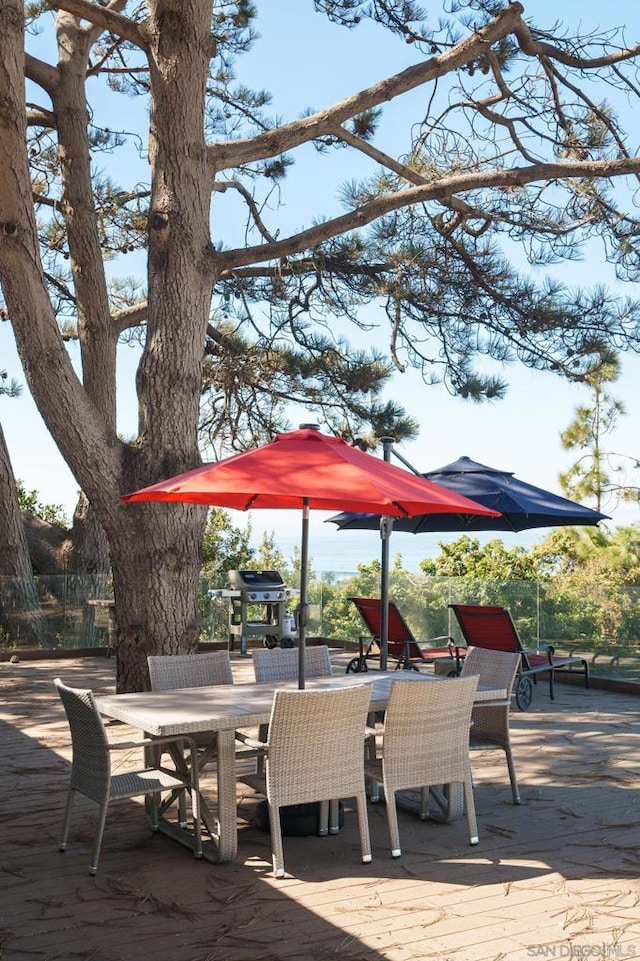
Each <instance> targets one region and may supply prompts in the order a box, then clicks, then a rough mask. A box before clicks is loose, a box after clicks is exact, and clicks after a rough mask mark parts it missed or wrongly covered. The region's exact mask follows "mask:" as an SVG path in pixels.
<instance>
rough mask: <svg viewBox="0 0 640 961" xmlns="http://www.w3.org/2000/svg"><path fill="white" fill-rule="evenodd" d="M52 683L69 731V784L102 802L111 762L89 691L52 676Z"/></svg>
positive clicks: (99, 719)
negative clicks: (73, 686)
mask: <svg viewBox="0 0 640 961" xmlns="http://www.w3.org/2000/svg"><path fill="white" fill-rule="evenodd" d="M55 685H56V688H57V690H58V694H59V695H60V699H61V701H62V704H63V707H64V710H65V713H66V715H67V720H68V722H69V729H70V731H71V743H72V746H73V761H72V765H71V781H70V786H71V787H72V788H73V789H74V790H76V791H80V793H81V794H84V795H85V796H86V797H88V798H91V799H92V800H94V801H97V802H98V803H99V804H102V803H104V801H105V800H106V798H108V796H109V783H110V780H111V761H110V756H109V742H108V739H107V734H106V731H105V729H104V724H103V723H102V718H101V717H100V713H99V711H98V708H97V706H96V703H95V701H94V698H93V694H92V693H91V691H86V690H78V689H77V688H71V687H67V686H66V685H65V684H63V683H62V681H61V680H60V679H59V678H56V679H55Z"/></svg>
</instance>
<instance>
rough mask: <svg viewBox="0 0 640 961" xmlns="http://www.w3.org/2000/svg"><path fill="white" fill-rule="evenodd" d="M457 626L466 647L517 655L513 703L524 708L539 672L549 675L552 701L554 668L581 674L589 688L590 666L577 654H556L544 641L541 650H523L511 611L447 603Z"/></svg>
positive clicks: (531, 693)
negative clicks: (517, 666)
mask: <svg viewBox="0 0 640 961" xmlns="http://www.w3.org/2000/svg"><path fill="white" fill-rule="evenodd" d="M449 607H450V608H451V610H452V611H453V613H454V614H455V616H456V619H457V621H458V624H459V625H460V630H461V631H462V636H463V637H464V639H465V641H466V643H467V646H468V647H484V648H488V649H489V650H492V651H509V652H513V653H518V654H520V669H519V671H518V675H517V677H516V680H515V688H514V693H515V697H516V704H517V705H518V707H519V708H520V710H521V711H526V710H527V708H528V707H529V705H530V704H531V699H532V697H533V684H532V680H533V683H537V680H538V674H548V675H549V697H550V698H551V700H553V696H554V695H553V682H554V677H555V673H556V671H570V672H571V673H576V674H583V675H584V685H585V687H589V665H588V663H587V661H586V660H585V658H584V657H581V656H580V655H577V654H567V655H557V654H556V653H555V651H554V648H553V645H551V644H545V645H544V648H543V649H542V650H540V651H526V650H525V649H524V648H523V646H522V642H521V641H520V637H519V635H518V631H517V629H516V626H515V624H514V623H513V618H512V617H511V614H510V613H509V611H508V610H507V609H506V608H505V607H488V606H481V605H475V604H450V605H449Z"/></svg>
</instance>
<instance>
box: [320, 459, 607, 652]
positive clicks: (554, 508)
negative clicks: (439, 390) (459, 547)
mask: <svg viewBox="0 0 640 961" xmlns="http://www.w3.org/2000/svg"><path fill="white" fill-rule="evenodd" d="M387 452H388V451H387ZM405 463H406V461H405ZM419 476H421V477H424V478H425V479H428V480H430V481H434V482H436V483H437V484H439V485H440V486H441V487H445V488H446V489H447V490H449V491H451V492H452V493H456V494H463V495H464V496H465V497H469V498H472V499H473V501H474V502H476V503H478V504H483V505H484V506H485V507H493V508H494V510H496V511H499V514H498V515H497V516H496V515H495V514H494V515H493V516H488V515H481V514H478V513H473V514H471V513H468V512H466V511H460V512H451V511H448V512H446V513H445V512H438V511H430V512H429V513H428V514H414V515H412V516H411V517H402V518H394V520H393V521H392V522H390V523H387V525H386V528H385V526H384V521H383V518H381V517H380V515H379V514H372V513H363V512H344V513H341V514H335V515H334V516H333V517H330V518H329V521H328V522H329V523H333V524H337V525H338V528H339V530H374V529H377V528H378V527H379V528H380V531H381V533H382V537H383V541H382V561H381V568H382V569H381V576H380V604H381V607H382V611H383V618H384V612H385V611H386V610H387V608H388V600H389V543H388V540H389V535H390V533H391V530H396V531H409V532H411V533H413V534H422V533H428V532H431V533H434V532H440V533H445V532H447V531H457V532H459V533H474V532H476V531H524V530H527V529H529V528H533V527H559V526H565V527H566V526H569V525H575V524H580V525H595V524H598V522H599V521H601V520H608V518H607V515H606V514H601V513H600V512H599V511H594V510H591V508H590V507H583V506H582V504H574V503H573V501H570V500H567V499H566V498H564V497H559V496H558V495H557V494H552V493H551V492H550V491H545V490H542V488H540V487H534V486H533V484H527V483H526V482H525V481H521V480H518V479H517V478H516V477H515V476H514V475H513V473H511V472H510V471H503V470H496V469H495V468H493V467H487V466H486V465H485V464H479V463H478V462H477V461H474V460H471V458H470V457H460V458H458V460H457V461H454V462H453V463H452V464H447V465H446V466H445V467H440V468H438V470H434V471H429V472H428V473H426V474H421V475H419ZM385 631H386V619H383V630H382V637H381V645H380V650H381V666H386V632H385Z"/></svg>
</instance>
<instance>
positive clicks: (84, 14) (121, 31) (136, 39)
mask: <svg viewBox="0 0 640 961" xmlns="http://www.w3.org/2000/svg"><path fill="white" fill-rule="evenodd" d="M49 6H50V7H51V8H52V9H53V10H64V11H65V12H66V13H70V14H71V15H72V16H73V17H77V18H78V19H79V20H88V21H89V23H91V24H93V25H94V26H96V27H100V28H101V29H102V30H108V31H109V33H113V34H115V35H116V36H117V37H120V38H121V39H122V40H127V41H128V42H129V43H133V44H134V45H135V46H136V47H140V49H141V50H146V49H147V45H148V44H147V37H146V35H145V32H144V29H143V28H141V27H140V26H139V25H138V24H137V23H134V21H133V20H130V19H129V17H123V16H122V15H121V14H119V13H116V12H115V11H114V10H111V9H109V7H103V6H100V5H99V4H97V3H90V2H89V0H49Z"/></svg>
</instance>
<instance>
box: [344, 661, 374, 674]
mask: <svg viewBox="0 0 640 961" xmlns="http://www.w3.org/2000/svg"><path fill="white" fill-rule="evenodd" d="M368 670H369V668H368V667H367V662H366V661H365V660H364V658H362V657H352V658H351V660H350V661H349V663H348V664H347V669H346V671H345V674H363V673H365V672H367V671H368Z"/></svg>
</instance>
